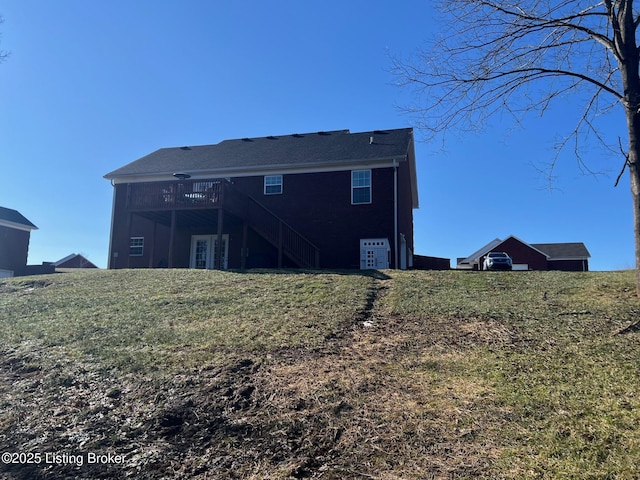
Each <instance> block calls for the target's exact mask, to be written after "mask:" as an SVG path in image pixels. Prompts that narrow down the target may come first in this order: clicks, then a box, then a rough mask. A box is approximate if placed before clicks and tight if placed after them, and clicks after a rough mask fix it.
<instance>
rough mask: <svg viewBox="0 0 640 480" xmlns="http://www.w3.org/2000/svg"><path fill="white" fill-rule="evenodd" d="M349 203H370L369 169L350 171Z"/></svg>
mask: <svg viewBox="0 0 640 480" xmlns="http://www.w3.org/2000/svg"><path fill="white" fill-rule="evenodd" d="M351 203H352V204H353V205H357V204H360V203H371V170H353V171H352V172H351Z"/></svg>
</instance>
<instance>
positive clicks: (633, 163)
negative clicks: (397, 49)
mask: <svg viewBox="0 0 640 480" xmlns="http://www.w3.org/2000/svg"><path fill="white" fill-rule="evenodd" d="M633 3H634V2H633V0H618V1H613V0H555V1H554V0H510V1H501V0H445V1H442V2H441V9H442V11H443V13H444V18H446V19H447V20H451V24H450V25H448V27H449V28H446V29H445V30H444V31H445V32H446V36H445V38H443V39H441V40H439V41H437V42H436V43H434V44H433V45H432V46H431V48H429V49H428V50H427V49H423V50H421V51H420V52H419V54H418V55H417V57H415V58H414V59H412V60H409V61H403V60H395V65H394V70H395V73H396V74H397V75H398V77H399V79H400V80H401V82H402V83H404V84H406V85H409V86H412V87H414V88H415V93H416V95H417V96H416V105H415V106H414V107H411V108H409V110H410V111H412V112H413V113H414V114H416V115H417V116H418V118H419V124H418V127H422V128H424V129H426V130H427V131H430V132H444V131H449V130H451V129H453V128H456V127H463V126H466V127H467V128H469V127H472V126H477V125H478V124H482V122H483V121H485V120H486V119H487V118H488V117H490V116H492V115H493V114H494V113H497V112H505V111H506V112H509V113H511V114H513V115H514V116H515V118H516V119H520V117H521V116H522V115H524V114H526V113H528V112H531V111H538V112H540V113H542V114H544V113H545V111H546V110H547V108H548V107H549V106H550V105H551V104H552V102H554V101H555V100H557V99H559V98H561V97H563V96H565V95H571V96H572V98H574V99H576V98H577V99H580V101H581V104H582V110H581V112H580V114H579V115H578V117H577V120H576V124H575V125H574V126H573V127H570V128H569V130H568V134H567V136H566V137H564V139H563V140H562V142H561V144H560V145H559V147H560V149H563V148H565V147H568V146H570V145H571V146H573V148H574V151H575V154H576V156H577V158H578V160H579V161H580V162H581V163H583V162H582V158H581V156H580V149H579V148H578V147H579V145H580V144H581V142H583V141H585V140H587V139H588V140H591V139H593V138H595V139H597V140H598V141H600V142H602V144H605V145H606V146H607V148H611V145H610V143H611V141H610V140H609V142H608V143H607V141H606V139H605V138H603V137H602V135H601V132H600V131H599V129H598V128H597V125H596V119H597V117H598V116H601V115H602V114H603V113H608V112H609V111H611V110H616V109H619V110H620V111H622V112H624V115H625V119H626V125H627V131H626V136H625V135H623V132H621V137H626V147H624V148H623V147H622V142H620V150H619V151H620V152H621V157H620V158H621V171H620V174H619V175H618V178H617V180H616V185H617V183H618V182H619V180H620V178H621V177H622V174H623V172H624V171H625V169H628V171H629V175H630V181H631V195H632V200H633V212H634V231H635V232H634V233H635V255H636V284H637V292H638V294H639V295H640V164H639V162H640V74H639V72H638V67H639V64H640V51H639V49H638V45H637V41H636V31H637V29H638V25H639V24H640V15H638V12H637V11H634V5H633Z"/></svg>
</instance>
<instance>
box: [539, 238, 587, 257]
mask: <svg viewBox="0 0 640 480" xmlns="http://www.w3.org/2000/svg"><path fill="white" fill-rule="evenodd" d="M531 246H532V247H533V248H537V249H538V250H540V251H542V252H544V253H546V254H547V255H548V256H549V260H555V259H560V258H563V259H571V258H575V259H581V258H589V257H591V254H590V253H589V250H587V247H586V246H585V244H584V243H582V242H574V243H532V244H531Z"/></svg>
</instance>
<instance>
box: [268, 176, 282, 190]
mask: <svg viewBox="0 0 640 480" xmlns="http://www.w3.org/2000/svg"><path fill="white" fill-rule="evenodd" d="M280 193H282V175H265V177H264V194H265V195H278V194H280Z"/></svg>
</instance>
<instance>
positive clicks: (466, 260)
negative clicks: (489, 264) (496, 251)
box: [458, 238, 502, 265]
mask: <svg viewBox="0 0 640 480" xmlns="http://www.w3.org/2000/svg"><path fill="white" fill-rule="evenodd" d="M501 243H502V240H500V239H499V238H496V239H495V240H492V241H491V242H489V243H487V244H486V245H485V246H484V247H482V248H481V249H480V250H477V251H475V252H473V253H472V254H471V255H469V256H468V257H467V258H464V259H462V260H459V261H458V265H460V264H465V263H468V264H471V263H474V262H477V261H478V259H479V258H480V257H482V256H483V255H486V254H487V253H489V252H490V251H491V250H493V247H495V246H497V245H500V244H501Z"/></svg>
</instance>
